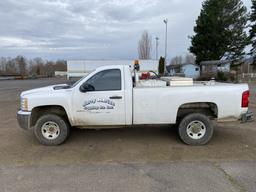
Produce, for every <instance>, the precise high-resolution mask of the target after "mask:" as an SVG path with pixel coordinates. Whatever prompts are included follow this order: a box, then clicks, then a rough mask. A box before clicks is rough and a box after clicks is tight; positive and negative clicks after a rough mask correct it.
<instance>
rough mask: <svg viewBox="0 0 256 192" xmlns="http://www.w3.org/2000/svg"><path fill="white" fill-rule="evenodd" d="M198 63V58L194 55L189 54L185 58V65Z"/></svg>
mask: <svg viewBox="0 0 256 192" xmlns="http://www.w3.org/2000/svg"><path fill="white" fill-rule="evenodd" d="M195 62H196V57H195V56H194V55H193V54H189V53H188V54H187V55H186V56H185V63H190V64H195Z"/></svg>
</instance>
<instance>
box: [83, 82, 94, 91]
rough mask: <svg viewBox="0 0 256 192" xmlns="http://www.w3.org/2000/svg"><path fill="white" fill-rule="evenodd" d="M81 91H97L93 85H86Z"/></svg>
mask: <svg viewBox="0 0 256 192" xmlns="http://www.w3.org/2000/svg"><path fill="white" fill-rule="evenodd" d="M80 91H81V92H83V93H85V92H90V91H95V88H94V87H93V86H92V85H91V84H88V83H84V84H82V85H81V86H80Z"/></svg>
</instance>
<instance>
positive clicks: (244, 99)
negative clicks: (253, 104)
mask: <svg viewBox="0 0 256 192" xmlns="http://www.w3.org/2000/svg"><path fill="white" fill-rule="evenodd" d="M249 96H250V92H249V91H245V92H243V95H242V108H247V107H248V106H249Z"/></svg>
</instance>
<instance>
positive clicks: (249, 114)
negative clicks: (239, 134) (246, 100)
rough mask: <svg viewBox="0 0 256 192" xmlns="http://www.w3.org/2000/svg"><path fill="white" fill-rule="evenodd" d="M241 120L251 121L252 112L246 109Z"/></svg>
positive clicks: (244, 121)
mask: <svg viewBox="0 0 256 192" xmlns="http://www.w3.org/2000/svg"><path fill="white" fill-rule="evenodd" d="M241 121H242V123H246V122H252V121H253V113H252V112H251V111H248V112H247V113H245V114H243V115H242V119H241Z"/></svg>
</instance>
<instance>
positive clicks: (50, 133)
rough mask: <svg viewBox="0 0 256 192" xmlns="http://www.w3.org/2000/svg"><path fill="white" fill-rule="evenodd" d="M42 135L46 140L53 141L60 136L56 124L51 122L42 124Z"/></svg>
mask: <svg viewBox="0 0 256 192" xmlns="http://www.w3.org/2000/svg"><path fill="white" fill-rule="evenodd" d="M41 131H42V135H43V137H44V138H46V139H48V140H54V139H56V138H57V137H58V136H59V135H60V127H59V125H58V124H57V123H55V122H53V121H47V122H45V123H44V124H43V126H42V128H41Z"/></svg>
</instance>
